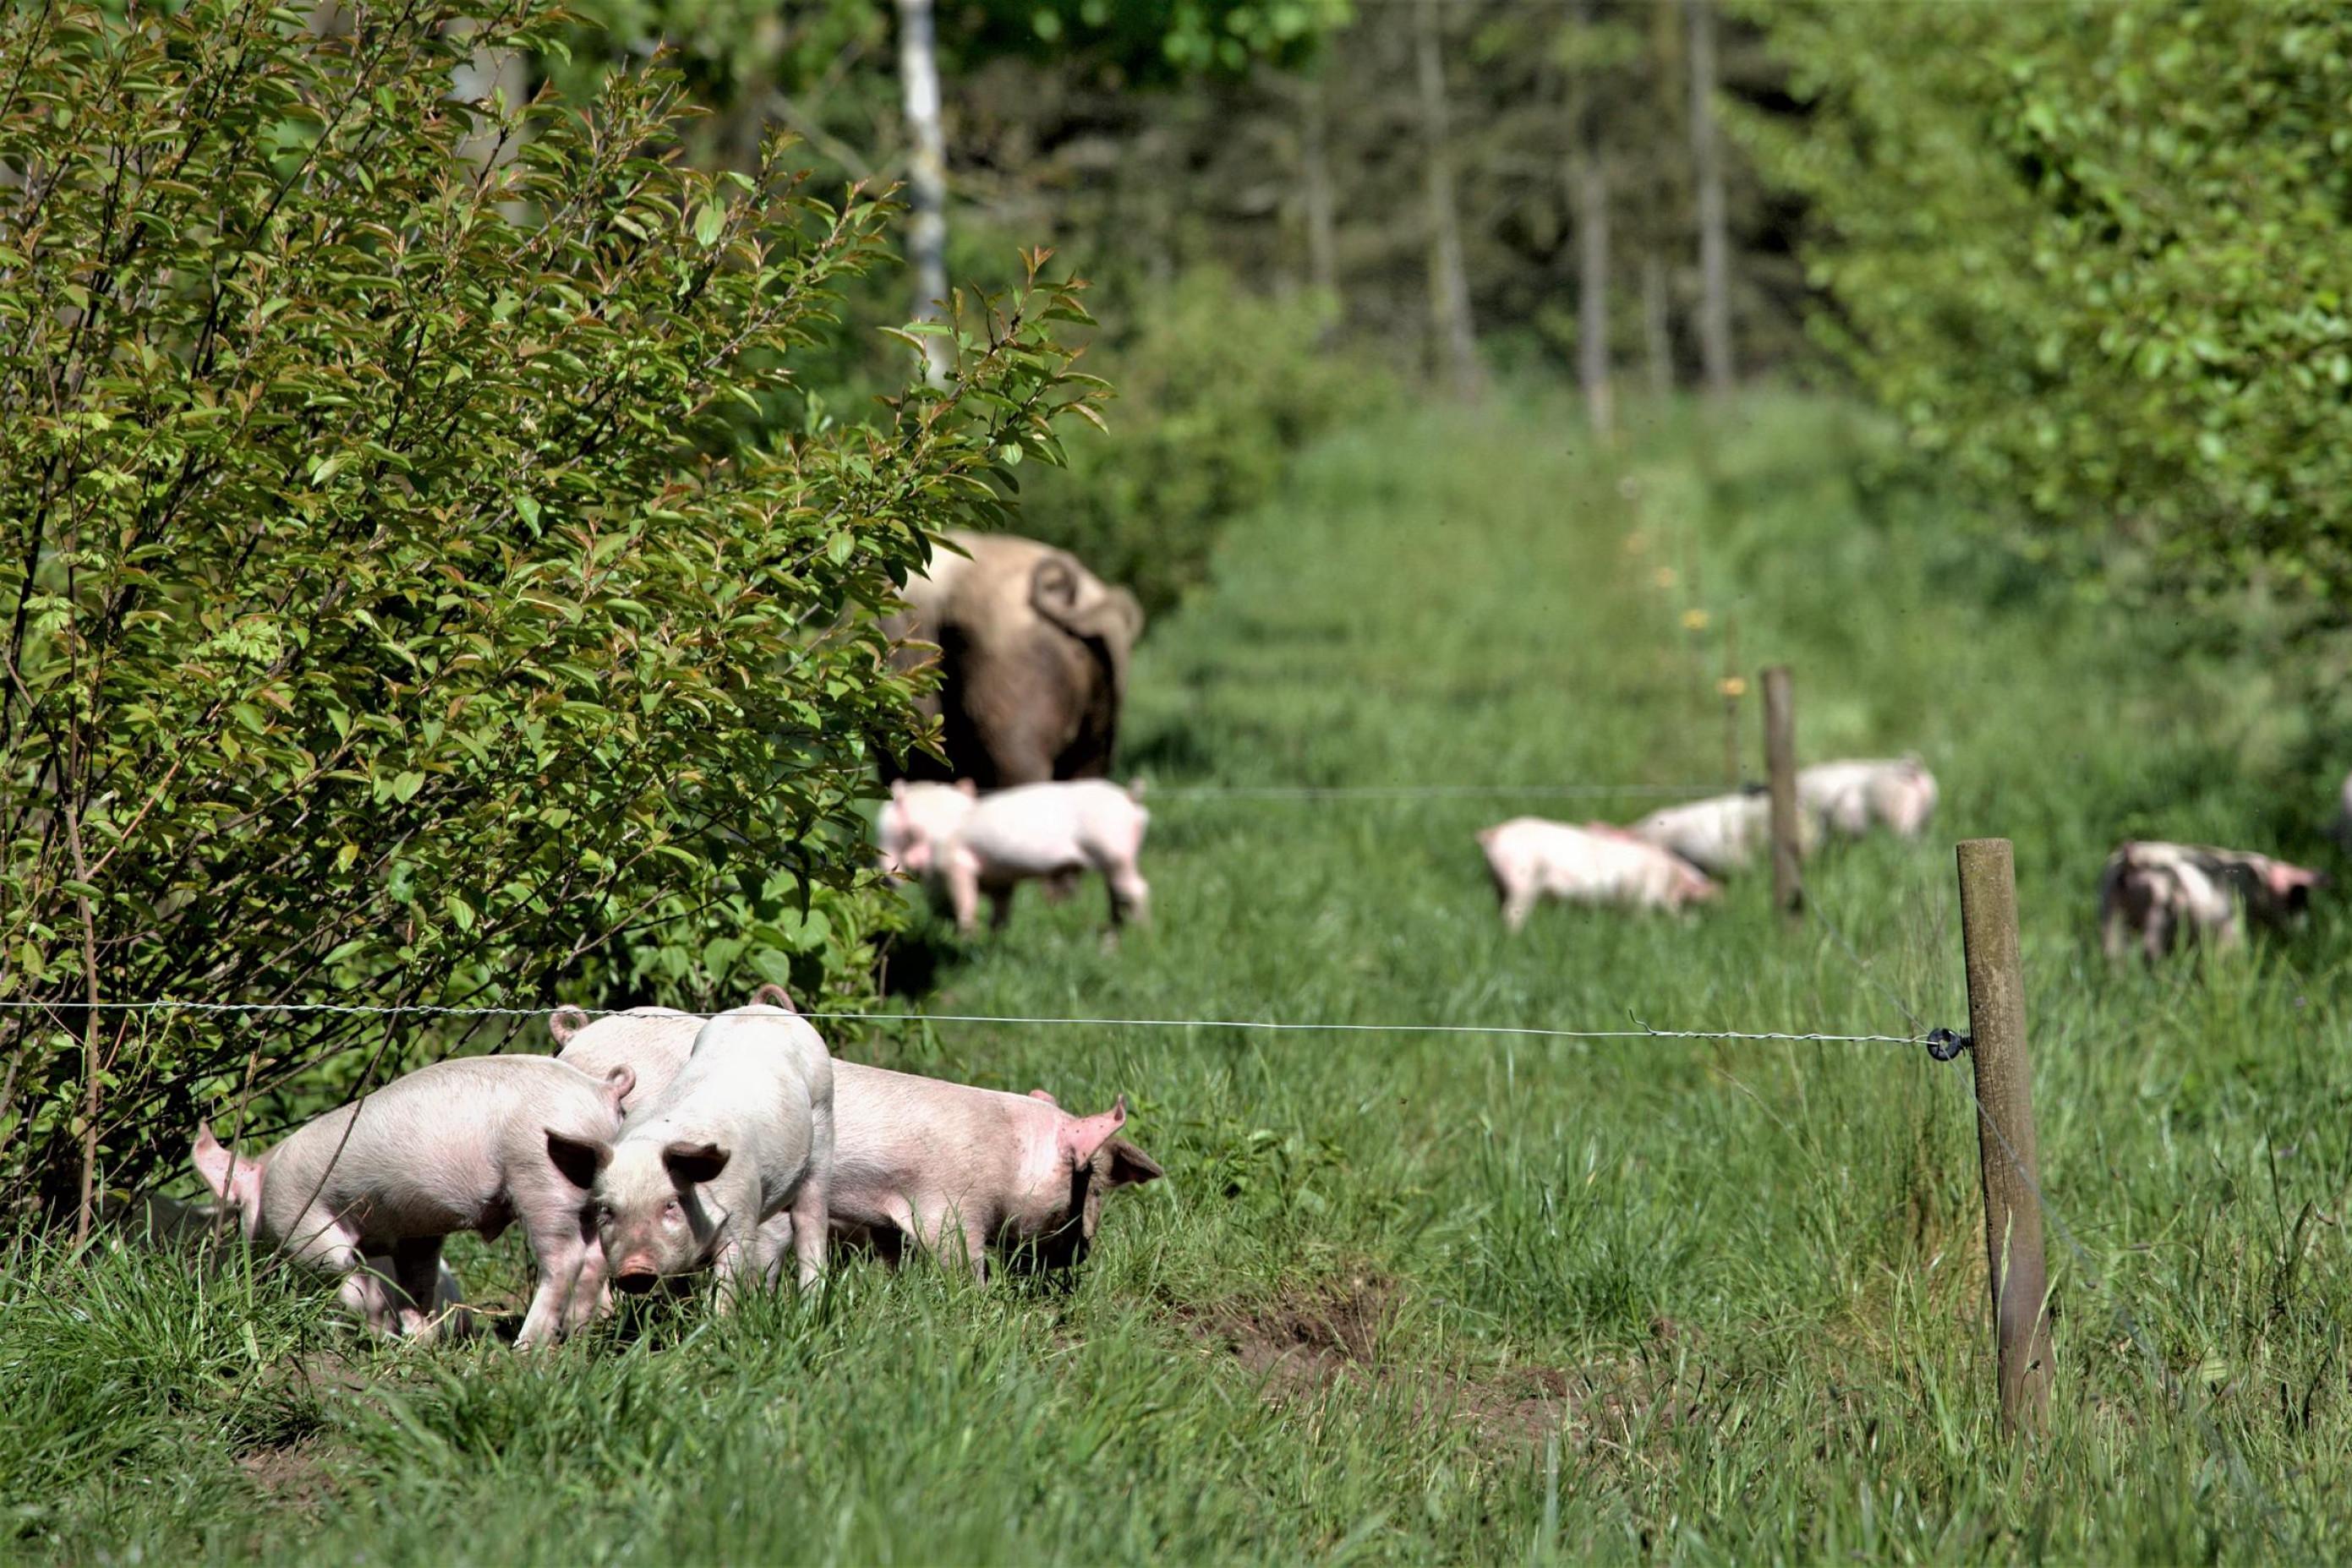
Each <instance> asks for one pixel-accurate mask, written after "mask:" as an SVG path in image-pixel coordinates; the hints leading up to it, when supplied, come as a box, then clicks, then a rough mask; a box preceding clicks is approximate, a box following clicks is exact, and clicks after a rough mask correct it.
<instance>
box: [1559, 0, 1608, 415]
mask: <svg viewBox="0 0 2352 1568" xmlns="http://www.w3.org/2000/svg"><path fill="white" fill-rule="evenodd" d="M1575 22H1576V28H1577V32H1578V33H1579V35H1580V38H1579V42H1580V43H1581V42H1584V41H1585V37H1583V36H1584V35H1589V33H1590V31H1591V26H1592V0H1577V4H1576V12H1575ZM1585 71H1586V68H1585V67H1584V66H1582V65H1581V64H1579V65H1575V66H1572V67H1570V69H1569V73H1568V145H1569V154H1568V163H1567V167H1566V168H1565V169H1564V170H1563V171H1562V172H1563V173H1564V174H1565V176H1566V179H1567V184H1568V190H1567V196H1568V204H1569V208H1570V211H1571V212H1573V213H1574V214H1576V258H1577V268H1576V379H1577V382H1578V384H1580V386H1581V387H1582V388H1583V389H1584V413H1585V417H1586V418H1587V419H1588V420H1589V421H1590V422H1591V425H1592V434H1594V435H1595V436H1597V437H1599V438H1600V439H1601V440H1602V441H1606V440H1608V439H1609V437H1610V434H1611V433H1612V430H1613V429H1614V428H1615V425H1616V409H1615V400H1614V397H1613V395H1612V388H1611V386H1610V384H1609V172H1608V167H1607V165H1606V164H1605V163H1604V162H1602V159H1601V132H1600V127H1599V126H1598V125H1597V124H1595V123H1594V121H1593V118H1592V94H1591V87H1590V84H1589V82H1588V81H1587V79H1586V75H1585Z"/></svg>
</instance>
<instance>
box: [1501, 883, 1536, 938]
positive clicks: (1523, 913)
mask: <svg viewBox="0 0 2352 1568" xmlns="http://www.w3.org/2000/svg"><path fill="white" fill-rule="evenodd" d="M1535 906H1536V894H1535V890H1534V889H1533V888H1531V887H1528V886H1525V885H1518V886H1513V887H1509V888H1507V889H1505V890H1504V893H1503V929H1504V930H1506V931H1517V930H1518V928H1519V927H1520V926H1522V925H1526V924H1527V923H1528V911H1529V910H1531V909H1533V908H1534V907H1535Z"/></svg>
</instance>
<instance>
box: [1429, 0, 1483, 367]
mask: <svg viewBox="0 0 2352 1568" xmlns="http://www.w3.org/2000/svg"><path fill="white" fill-rule="evenodd" d="M1439 3H1440V0H1417V4H1416V5H1415V6H1414V17H1413V20H1414V24H1415V26H1414V30H1413V56H1414V60H1415V63H1416V65H1417V66H1418V67H1419V71H1420V76H1421V115H1422V129H1423V133H1424V135H1425V136H1426V138H1427V141H1428V158H1427V162H1428V168H1429V324H1430V331H1431V336H1432V338H1433V341H1434V346H1435V350H1436V360H1437V370H1438V372H1439V374H1441V375H1443V376H1444V378H1445V380H1446V381H1447V382H1448V383H1449V384H1450V385H1451V386H1452V387H1453V389H1454V393H1455V395H1457V396H1460V397H1464V398H1475V397H1476V396H1478V395H1479V393H1480V392H1482V391H1484V390H1485V377H1484V376H1483V375H1481V373H1480V371H1479V367H1478V340H1477V332H1476V329H1475V327H1474V326H1473V325H1472V323H1471V319H1470V278H1469V275H1468V273H1467V272H1466V271H1465V268H1464V266H1463V261H1462V215H1461V214H1460V212H1459V211H1458V210H1457V209H1456V207H1455V204H1454V147H1453V142H1452V140H1451V134H1450V131H1449V128H1448V126H1447V123H1446V105H1445V61H1444V56H1443V55H1442V54H1441V53H1440V51H1439V47H1438V46H1439V41H1440V40H1439V34H1438V5H1439Z"/></svg>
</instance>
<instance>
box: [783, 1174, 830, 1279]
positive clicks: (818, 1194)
mask: <svg viewBox="0 0 2352 1568" xmlns="http://www.w3.org/2000/svg"><path fill="white" fill-rule="evenodd" d="M831 1208H832V1205H831V1204H830V1203H829V1201H828V1200H827V1197H826V1194H825V1186H824V1183H823V1182H818V1181H804V1182H803V1183H801V1190H800V1191H799V1192H798V1193H796V1194H795V1195H793V1207H792V1209H791V1211H790V1212H791V1215H792V1235H793V1255H794V1256H795V1257H796V1258H797V1259H798V1260H800V1270H801V1271H800V1283H801V1289H802V1290H803V1291H813V1290H814V1289H816V1286H817V1281H820V1280H822V1279H823V1278H824V1243H825V1237H826V1235H827V1234H828V1233H829V1231H830V1230H831V1228H832V1225H831V1221H832V1214H831ZM777 1261H778V1262H780V1263H781V1262H782V1259H781V1258H779V1259H778V1260H777Z"/></svg>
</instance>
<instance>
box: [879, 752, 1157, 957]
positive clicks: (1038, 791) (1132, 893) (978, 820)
mask: <svg viewBox="0 0 2352 1568" xmlns="http://www.w3.org/2000/svg"><path fill="white" fill-rule="evenodd" d="M1142 794H1143V786H1142V784H1141V783H1140V782H1138V783H1135V784H1131V785H1129V787H1128V788H1126V789H1120V788H1119V787H1118V785H1116V784H1112V783H1108V782H1107V781H1105V780H1103V779H1074V780H1070V781H1068V782H1064V783H1054V784H1024V785H1021V786H1020V787H1018V788H1017V789H1000V790H998V791H996V792H995V793H994V794H992V795H989V796H986V797H984V798H983V797H980V796H978V795H976V794H975V793H974V791H973V789H972V787H971V781H970V780H968V779H967V780H964V781H962V782H961V783H958V784H955V785H952V786H950V785H946V784H924V783H908V782H907V781H906V780H904V779H900V780H898V782H896V783H894V784H892V785H891V786H890V800H889V801H888V803H887V804H886V805H885V806H884V807H883V808H882V817H881V821H880V824H879V836H880V839H881V848H882V863H883V869H884V870H886V871H887V872H889V873H891V874H892V875H894V876H911V877H919V878H920V879H922V882H923V883H924V885H925V886H926V887H927V888H929V890H930V892H931V894H932V896H933V898H935V899H937V898H941V897H944V898H945V899H946V901H947V903H948V905H949V907H950V909H952V910H953V912H954V914H955V923H956V929H957V930H959V931H961V932H963V933H964V934H965V935H967V936H969V935H970V934H971V931H972V929H973V927H974V925H975V924H976V916H977V915H978V913H979V908H980V895H981V894H983V893H985V894H988V899H989V924H990V925H993V926H1000V927H1001V926H1002V925H1003V924H1004V922H1005V920H1006V918H1007V917H1008V916H1009V915H1011V914H1012V911H1013V889H1014V888H1015V887H1017V886H1018V885H1019V884H1020V883H1024V882H1032V881H1044V882H1047V883H1066V880H1067V879H1068V878H1070V877H1073V876H1075V875H1076V874H1077V873H1081V872H1085V871H1088V870H1092V871H1097V872H1099V873H1102V878H1103V882H1104V884H1105V885H1106V886H1107V887H1108V889H1109V891H1110V922H1111V927H1112V929H1113V930H1114V931H1116V930H1117V929H1118V926H1119V925H1121V924H1122V923H1123V922H1125V921H1128V920H1134V921H1138V922H1141V921H1145V920H1148V919H1149V918H1150V898H1151V889H1150V884H1149V883H1146V882H1145V881H1144V880H1143V873H1141V872H1140V871H1139V870H1138V869H1137V865H1136V862H1138V860H1139V858H1140V857H1141V855H1142V853H1143V833H1144V829H1145V828H1146V827H1147V826H1148V825H1149V823H1150V820H1151V814H1150V812H1149V811H1146V810H1144V809H1143V806H1142V804H1141V800H1142Z"/></svg>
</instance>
